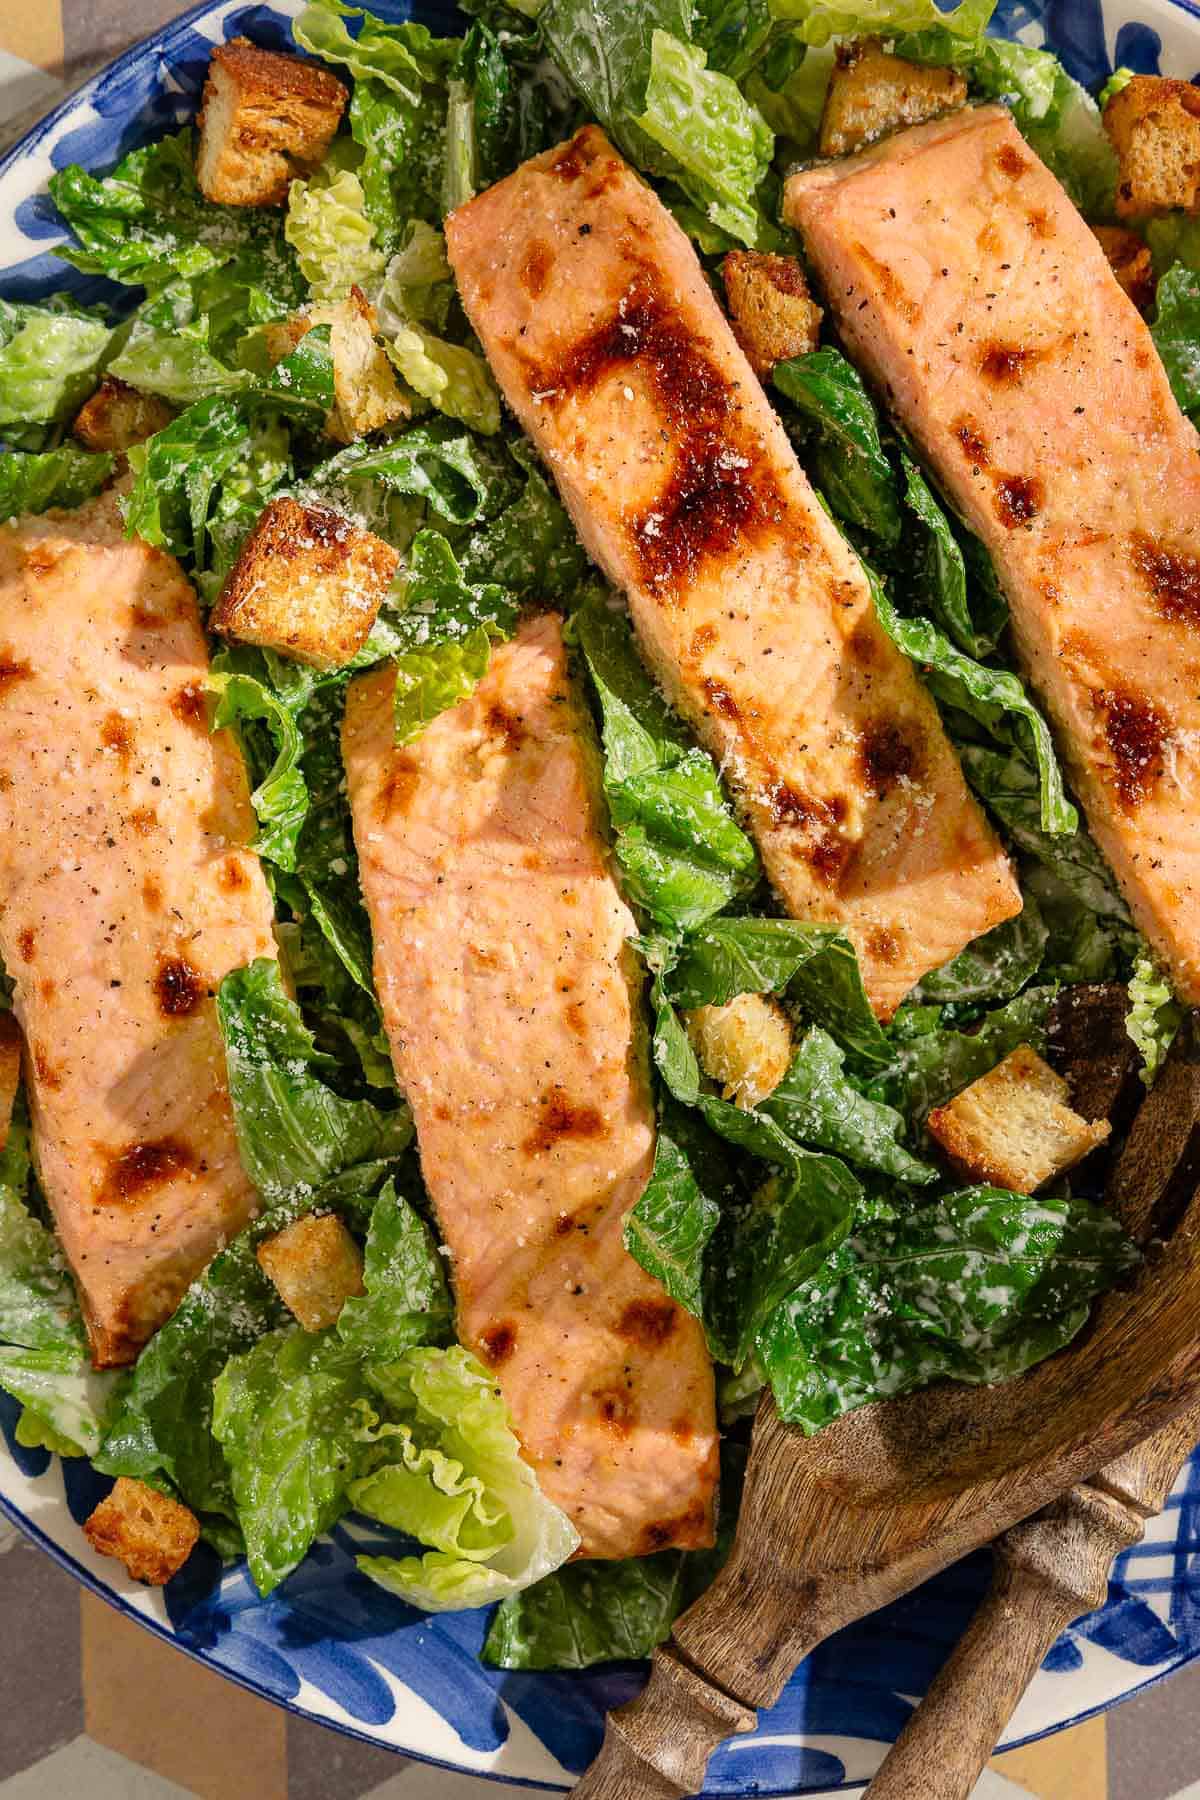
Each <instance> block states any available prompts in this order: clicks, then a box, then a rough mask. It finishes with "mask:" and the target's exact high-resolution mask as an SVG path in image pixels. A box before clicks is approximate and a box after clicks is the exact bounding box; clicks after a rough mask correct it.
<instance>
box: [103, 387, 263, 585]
mask: <svg viewBox="0 0 1200 1800" xmlns="http://www.w3.org/2000/svg"><path fill="white" fill-rule="evenodd" d="M246 437H247V423H246V417H245V414H244V412H243V411H242V409H241V407H240V406H239V405H238V403H237V401H236V400H234V399H233V398H232V397H231V396H230V395H228V394H214V395H213V396H212V398H211V399H208V400H199V401H197V402H196V404H195V405H194V406H189V407H188V409H187V411H186V412H182V413H180V415H179V417H178V418H177V419H173V420H172V421H171V423H170V424H169V425H168V426H167V427H166V429H165V430H164V431H160V432H158V433H157V434H156V435H155V436H154V437H152V438H150V439H148V440H147V442H146V443H144V444H135V445H134V447H133V449H132V450H130V451H129V453H128V454H129V467H130V469H131V471H132V473H133V477H134V481H133V486H132V488H131V489H130V491H129V493H128V494H127V496H126V497H125V499H124V501H123V502H122V510H123V512H124V515H125V526H126V530H127V532H128V534H129V536H131V537H132V536H134V535H136V536H138V537H141V538H144V539H145V540H146V542H147V543H148V544H155V545H157V546H158V547H159V548H160V549H164V550H170V551H171V552H172V553H173V554H174V555H175V556H179V557H189V556H190V557H191V558H192V559H193V560H194V561H195V562H196V563H199V564H202V563H203V561H204V556H205V548H206V541H207V540H206V532H207V528H208V517H209V512H210V510H211V508H212V505H213V500H214V496H215V494H216V492H217V490H218V488H219V486H220V483H221V481H222V480H223V478H224V477H225V475H227V474H228V473H229V471H230V470H231V469H232V468H233V467H234V465H235V464H236V463H237V462H238V461H239V459H240V458H241V457H242V455H243V454H244V451H245V447H246Z"/></svg>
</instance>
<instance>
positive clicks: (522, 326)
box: [446, 127, 1021, 1018]
mask: <svg viewBox="0 0 1200 1800" xmlns="http://www.w3.org/2000/svg"><path fill="white" fill-rule="evenodd" d="M446 233H447V243H448V245H449V251H450V260H451V262H452V263H453V265H454V270H455V273H456V275H457V277H458V282H459V288H460V291H461V293H462V297H463V302H464V304H465V306H466V308H467V311H468V313H469V315H470V317H471V322H472V324H473V325H474V327H475V330H476V331H477V333H478V334H479V337H480V338H481V339H482V341H483V345H484V348H485V349H486V351H487V353H488V357H489V359H490V361H491V364H492V367H493V369H494V371H495V373H496V375H497V378H498V379H499V381H500V384H501V386H502V388H503V389H504V392H505V394H506V395H507V397H508V400H509V402H510V404H511V405H512V407H513V409H514V411H515V412H516V413H517V416H518V417H519V418H520V420H521V423H522V424H523V425H524V427H525V429H526V430H527V431H528V432H529V433H530V435H531V436H532V438H533V439H534V442H535V443H536V444H537V445H538V447H539V449H540V450H541V451H542V453H543V455H544V456H545V457H546V459H547V461H548V463H549V465H550V467H551V469H552V470H553V472H554V475H555V477H556V479H557V481H558V485H559V488H560V490H561V492H562V496H563V499H564V500H565V502H566V504H567V506H568V507H569V508H570V511H571V514H572V516H573V518H574V520H575V523H576V525H577V526H578V528H579V531H580V534H581V536H582V537H583V539H584V542H585V543H586V545H587V547H588V549H589V550H590V551H591V553H592V555H593V556H594V557H595V558H596V560H597V562H598V563H599V564H600V566H601V567H602V568H603V569H604V571H605V573H606V574H607V575H608V576H609V578H610V579H611V580H612V581H613V582H614V583H615V584H616V585H617V586H618V587H620V588H621V589H623V590H624V591H625V593H626V594H627V595H628V597H629V605H630V610H631V613H632V616H633V622H634V625H635V627H636V630H637V634H638V638H639V640H640V643H641V646H642V650H643V652H644V654H645V656H646V658H647V660H648V662H649V663H650V665H651V667H652V668H653V670H654V672H655V674H656V675H657V677H658V678H659V680H660V681H661V683H662V685H663V687H664V689H665V690H666V693H667V695H668V697H669V699H670V700H671V701H672V703H673V704H674V705H676V706H677V707H678V708H679V709H680V711H681V712H683V713H684V715H685V716H686V717H688V718H689V719H690V720H691V722H692V724H693V726H694V727H695V729H696V730H697V732H698V733H699V735H700V737H701V738H702V740H703V741H704V743H705V744H706V746H707V747H708V749H709V750H711V751H712V753H713V754H714V756H716V757H717V758H718V759H719V761H720V762H721V764H722V766H723V768H724V772H725V775H726V778H727V780H728V781H729V783H730V787H731V789H732V791H733V793H734V796H735V798H736V800H737V803H738V805H739V808H740V810H741V812H742V814H743V816H744V817H745V819H746V821H747V824H748V826H749V828H750V829H751V830H752V831H753V832H754V834H755V836H756V837H757V840H758V843H759V845H760V847H761V850H762V854H763V860H764V863H765V865H766V868H767V871H768V874H769V875H770V877H771V880H772V882H773V883H774V886H775V888H776V890H777V892H778V894H779V896H780V898H781V900H782V901H783V903H784V905H785V906H786V907H787V909H788V911H789V912H790V913H792V914H793V916H794V917H796V918H801V919H815V920H824V921H832V922H834V923H837V924H840V925H843V926H844V927H845V928H846V930H847V932H848V933H849V935H850V937H851V939H852V940H853V942H854V945H855V947H856V949H857V951H858V955H859V959H860V962H861V964H862V969H863V975H864V979H865V981H866V985H867V992H868V994H869V995H870V998H871V1001H872V1004H873V1006H874V1007H875V1010H876V1011H877V1012H878V1013H879V1015H880V1016H881V1017H884V1018H887V1017H890V1015H891V1014H892V1013H893V1012H894V1011H895V1008H896V1006H897V1005H898V1004H899V1002H900V1000H901V999H902V998H903V996H904V995H905V993H906V992H907V991H908V989H909V988H910V987H911V986H912V985H913V983H914V982H916V981H918V980H919V979H920V977H921V976H922V975H923V974H925V973H926V972H927V971H928V970H930V969H933V968H937V967H938V966H939V965H940V964H941V963H944V962H945V961H946V960H947V959H948V958H949V957H951V956H953V955H955V954H956V953H957V952H958V951H959V950H961V949H962V947H963V945H964V944H966V943H968V942H969V941H970V940H971V939H972V938H974V937H977V936H978V935H979V934H980V933H981V932H984V931H987V930H988V929H989V928H990V927H991V926H993V925H996V924H999V923H1000V921H1001V920H1002V919H1006V918H1009V917H1011V916H1012V914H1014V913H1016V912H1019V911H1020V907H1021V899H1020V895H1019V893H1018V890H1017V887H1016V884H1015V882H1014V880H1013V876H1012V873H1011V871H1010V869H1009V867H1008V864H1007V862H1006V860H1005V857H1004V855H1003V853H1002V851H1001V849H1000V847H999V845H998V844H997V842H996V839H995V837H994V836H993V834H992V832H991V830H990V829H989V827H988V826H987V824H986V823H985V821H984V819H983V817H982V815H981V813H980V811H979V809H978V807H977V806H976V804H975V801H974V800H973V799H972V797H971V795H970V794H969V793H968V791H967V788H966V786H965V784H964V781H963V777H962V771H961V770H960V768H959V766H958V762H957V760H956V758H955V756H954V753H953V751H952V750H951V749H950V746H949V744H948V743H947V741H946V738H945V735H944V733H943V731H942V728H941V724H940V721H939V719H938V716H937V713H936V711H935V709H934V707H933V705H932V702H931V701H930V700H929V698H928V696H927V695H926V693H925V692H924V690H923V688H922V687H921V684H920V682H919V681H918V679H917V677H916V676H915V674H914V673H913V671H912V669H911V667H910V666H909V664H908V662H907V661H906V659H905V658H904V657H903V656H902V655H901V654H900V653H899V652H898V651H897V650H896V649H895V647H894V646H893V645H892V643H891V641H890V639H889V638H888V637H887V636H886V634H885V633H884V632H883V630H882V629H881V627H880V625H879V624H878V622H877V620H876V617H875V612H874V608H873V606H872V603H871V594H870V589H869V587H868V584H867V581H866V578H865V576H864V574H863V571H862V569H861V567H860V565H859V563H858V560H857V558H856V557H855V556H854V555H853V553H852V552H851V550H850V549H849V547H848V546H847V545H846V544H845V542H844V541H843V540H842V538H841V537H840V535H839V534H838V531H837V529H836V527H835V526H834V525H833V524H832V523H831V522H830V520H829V519H828V517H827V516H826V514H825V512H824V510H823V508H822V507H821V505H820V503H819V501H818V500H817V498H816V496H815V495H814V493H813V491H812V489H811V488H810V487H809V484H808V482H807V480H806V479H805V476H804V474H803V472H802V471H801V469H800V466H799V464H798V462H797V461H796V457H795V453H794V452H793V450H792V448H791V445H790V444H789V442H788V439H787V437H786V435H785V433H784V430H783V427H782V425H781V424H780V422H779V420H778V418H777V417H776V415H775V413H774V411H773V410H772V408H771V406H770V404H769V403H768V401H767V398H766V395H765V394H764V393H763V391H762V389H761V387H760V386H759V384H758V381H757V379H756V377H755V376H754V374H753V372H752V371H751V368H750V365H749V363H748V362H747V361H746V358H745V356H744V355H743V353H742V351H741V350H740V348H739V347H738V344H737V342H736V340H735V338H734V336H733V332H732V331H731V329H730V326H729V323H728V321H727V320H726V319H725V317H724V315H723V313H722V312H721V310H720V308H719V307H718V305H717V303H716V301H715V300H714V298H713V296H712V293H711V291H710V289H709V286H708V283H707V281H706V280H705V278H704V274H703V271H702V269H701V267H700V264H699V262H698V261H697V259H696V256H695V253H694V251H693V250H692V247H691V245H690V244H689V243H688V240H687V238H686V237H685V236H684V234H683V232H682V231H681V230H680V229H679V227H678V226H677V225H676V224H675V221H674V220H673V219H672V218H671V216H670V214H669V213H668V212H667V211H666V209H665V208H664V207H663V206H662V205H661V204H660V203H659V201H658V200H657V199H656V197H655V196H654V194H653V193H652V192H651V191H650V189H649V188H648V187H647V186H646V185H645V183H644V182H642V181H641V180H640V179H639V177H638V176H637V175H636V174H635V173H634V172H633V170H632V169H630V168H629V167H628V165H627V164H626V163H625V162H623V161H622V160H621V158H620V157H619V156H618V155H617V154H616V152H615V151H614V150H613V149H612V147H611V145H610V144H609V143H608V142H607V140H606V139H605V137H604V135H603V133H602V132H600V131H598V130H597V129H596V128H595V127H588V128H586V129H585V130H583V131H581V132H580V133H579V134H578V136H576V137H575V138H574V139H572V140H571V142H570V143H569V144H567V145H565V146H563V147H561V148H559V149H557V150H552V151H548V152H547V153H546V154H545V155H544V156H538V157H535V158H534V159H533V161H531V162H528V163H526V164H525V165H524V166H523V167H522V168H520V169H518V170H517V171H516V173H515V174H514V175H511V176H510V177H508V179H507V180H505V181H502V182H499V183H498V184H497V185H496V186H495V187H493V188H491V189H490V190H489V191H488V192H486V193H484V194H481V195H480V196H479V197H478V198H477V199H475V200H472V201H471V202H470V203H469V204H468V205H467V206H465V207H462V208H461V209H460V210H459V211H458V212H457V213H455V214H454V215H453V216H452V217H451V218H450V219H449V221H448V222H447V227H446Z"/></svg>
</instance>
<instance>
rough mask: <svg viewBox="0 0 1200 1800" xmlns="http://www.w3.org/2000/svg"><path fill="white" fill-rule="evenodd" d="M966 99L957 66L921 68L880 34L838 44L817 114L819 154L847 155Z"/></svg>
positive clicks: (965, 85) (935, 115) (947, 109)
mask: <svg viewBox="0 0 1200 1800" xmlns="http://www.w3.org/2000/svg"><path fill="white" fill-rule="evenodd" d="M966 99H967V81H966V77H965V75H962V74H960V73H959V71H958V70H957V69H943V68H925V67H924V66H923V65H922V64H921V63H911V62H906V61H905V60H904V58H903V57H901V56H892V55H891V54H890V53H889V52H888V51H886V50H884V49H883V48H882V47H881V45H880V43H879V40H878V38H859V39H858V40H857V41H856V42H855V43H853V44H840V45H839V46H838V51H837V57H836V59H835V61H834V65H833V74H832V76H831V77H830V81H829V90H828V92H827V93H826V95H825V110H824V112H823V113H822V114H821V133H820V137H819V139H818V149H819V150H820V152H821V155H822V156H849V155H850V153H851V152H852V151H854V150H861V149H862V148H863V146H864V145H865V144H873V143H874V142H875V139H876V138H881V137H883V136H884V135H885V134H886V133H887V132H889V131H898V130H899V128H900V127H901V126H902V125H919V124H920V123H921V121H922V119H935V118H936V117H937V115H938V114H939V113H944V112H953V111H954V109H955V108H956V107H959V106H964V105H965V104H966Z"/></svg>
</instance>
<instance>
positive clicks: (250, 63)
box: [196, 37, 349, 206]
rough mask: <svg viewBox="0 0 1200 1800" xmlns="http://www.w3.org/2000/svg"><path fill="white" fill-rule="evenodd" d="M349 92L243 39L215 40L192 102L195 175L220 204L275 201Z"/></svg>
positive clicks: (305, 168)
mask: <svg viewBox="0 0 1200 1800" xmlns="http://www.w3.org/2000/svg"><path fill="white" fill-rule="evenodd" d="M348 98H349V95H348V93H347V91H346V89H345V88H344V87H343V86H342V84H341V82H340V81H339V80H338V79H337V77H336V76H335V75H331V74H330V73H329V71H328V70H327V69H321V68H318V67H317V65H316V64H315V63H310V62H303V61H302V60H301V59H300V57H298V56H281V55H279V53H278V52H277V51H274V50H260V49H258V47H257V46H256V45H255V44H252V43H250V41H249V40H248V39H247V38H243V37H237V38H233V39H232V40H231V41H230V42H229V43H228V44H218V45H217V48H216V49H215V50H214V51H213V53H212V60H211V62H210V63H209V65H208V79H207V81H206V82H205V84H204V96H203V100H202V103H201V108H200V143H199V146H198V148H197V151H196V180H197V181H198V182H199V184H200V191H201V193H203V194H204V196H205V198H206V199H208V200H216V201H219V202H220V203H221V204H222V205H224V206H282V205H283V203H284V201H285V200H286V199H287V191H288V184H289V182H291V181H293V180H294V179H295V177H296V176H297V175H308V174H311V173H312V171H313V170H314V169H315V168H316V166H317V164H318V163H319V162H320V161H321V159H322V158H323V156H324V155H325V152H326V151H327V150H328V148H329V146H330V144H331V143H332V141H333V135H334V132H335V131H336V130H337V128H338V126H339V124H340V123H341V119H342V113H343V112H344V111H345V107H346V101H347V99H348Z"/></svg>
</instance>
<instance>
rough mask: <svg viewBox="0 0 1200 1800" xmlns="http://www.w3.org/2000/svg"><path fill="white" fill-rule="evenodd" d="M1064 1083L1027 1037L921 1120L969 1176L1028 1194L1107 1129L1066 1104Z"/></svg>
mask: <svg viewBox="0 0 1200 1800" xmlns="http://www.w3.org/2000/svg"><path fill="white" fill-rule="evenodd" d="M1067 1095H1068V1089H1067V1084H1066V1082H1065V1081H1064V1080H1063V1078H1062V1076H1061V1075H1056V1074H1055V1072H1054V1070H1053V1069H1052V1068H1051V1067H1050V1065H1049V1064H1048V1063H1046V1062H1043V1061H1042V1058H1041V1057H1040V1056H1039V1055H1038V1054H1037V1052H1036V1051H1035V1050H1033V1049H1031V1048H1030V1046H1029V1045H1028V1044H1022V1045H1021V1046H1020V1047H1019V1048H1018V1049H1016V1050H1014V1051H1013V1052H1012V1054H1011V1056H1006V1057H1005V1059H1004V1061H1003V1062H1002V1063H998V1064H997V1066H996V1067H995V1068H994V1069H992V1070H991V1071H990V1073H989V1074H987V1075H983V1076H981V1077H980V1079H979V1080H978V1081H973V1082H972V1083H971V1085H970V1087H968V1088H964V1089H963V1091H962V1093H961V1094H959V1095H957V1096H956V1097H955V1099H953V1100H951V1101H950V1102H949V1103H948V1104H947V1105H946V1106H938V1107H935V1108H934V1110H933V1111H932V1112H931V1113H930V1115H929V1117H928V1119H927V1120H926V1122H925V1123H926V1129H927V1130H928V1132H929V1135H930V1136H931V1137H932V1138H933V1139H934V1140H935V1141H936V1142H937V1143H938V1144H940V1145H941V1147H942V1149H943V1150H944V1151H945V1153H946V1155H947V1156H948V1157H949V1159H950V1161H951V1163H953V1165H954V1167H955V1169H956V1170H957V1172H958V1173H959V1174H960V1175H962V1176H964V1177H965V1178H966V1179H967V1180H968V1181H981V1182H986V1183H987V1184H988V1185H989V1186H990V1187H1002V1188H1010V1189H1011V1190H1012V1192H1013V1193H1014V1194H1032V1193H1033V1192H1035V1190H1036V1189H1037V1188H1040V1187H1041V1186H1042V1185H1043V1183H1045V1182H1047V1181H1049V1180H1051V1178H1052V1177H1053V1176H1055V1175H1062V1174H1063V1173H1064V1172H1065V1171H1066V1170H1067V1169H1071V1168H1074V1166H1075V1164H1076V1163H1077V1162H1080V1161H1082V1159H1083V1158H1084V1157H1085V1156H1086V1155H1087V1154H1088V1152H1089V1151H1091V1150H1094V1149H1095V1148H1096V1146H1097V1145H1098V1144H1102V1143H1104V1141H1105V1140H1106V1138H1107V1137H1108V1135H1109V1132H1110V1130H1111V1129H1112V1128H1111V1126H1110V1125H1109V1123H1108V1120H1107V1119H1099V1120H1097V1121H1096V1123H1095V1124H1089V1122H1088V1121H1087V1120H1086V1119H1084V1118H1081V1116H1080V1115H1079V1113H1077V1112H1074V1111H1073V1110H1072V1109H1071V1106H1070V1105H1069V1103H1068V1098H1067Z"/></svg>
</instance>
